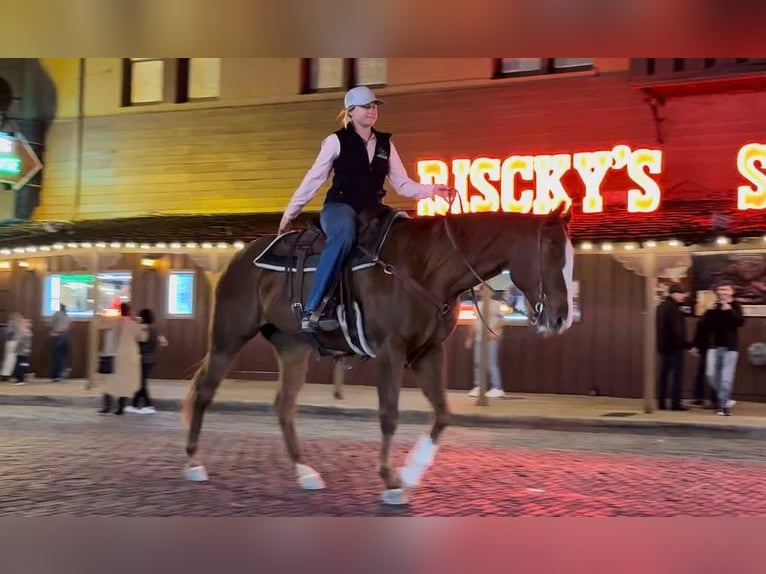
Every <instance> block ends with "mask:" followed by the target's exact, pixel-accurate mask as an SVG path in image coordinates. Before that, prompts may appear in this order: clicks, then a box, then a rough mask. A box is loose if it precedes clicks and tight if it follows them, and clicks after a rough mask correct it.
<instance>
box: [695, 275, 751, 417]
mask: <svg viewBox="0 0 766 574" xmlns="http://www.w3.org/2000/svg"><path fill="white" fill-rule="evenodd" d="M716 294H717V295H718V301H717V302H716V304H715V306H714V307H713V308H712V309H708V310H707V311H705V314H704V315H703V316H702V319H700V324H699V328H698V336H697V339H698V342H697V344H698V346H702V345H701V343H700V342H702V341H704V342H706V343H707V345H708V351H707V354H706V357H705V364H706V374H707V378H708V380H709V381H710V384H711V385H712V386H713V388H715V390H716V395H717V398H718V414H719V415H725V416H729V415H730V414H731V408H732V407H733V406H734V401H733V400H731V390H732V387H733V385H734V374H735V372H736V370H737V359H738V357H739V333H738V329H739V328H740V327H742V325H744V324H745V317H744V314H743V312H742V306H741V305H740V304H739V303H737V302H736V301H735V300H734V288H733V287H732V286H731V285H729V284H725V283H724V284H721V285H719V286H718V288H717V289H716Z"/></svg>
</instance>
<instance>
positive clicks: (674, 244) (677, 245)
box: [668, 239, 681, 247]
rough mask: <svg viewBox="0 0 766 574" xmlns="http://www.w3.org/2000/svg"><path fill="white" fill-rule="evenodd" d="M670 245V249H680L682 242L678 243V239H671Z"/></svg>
mask: <svg viewBox="0 0 766 574" xmlns="http://www.w3.org/2000/svg"><path fill="white" fill-rule="evenodd" d="M668 245H669V246H670V247H679V246H680V245H681V242H680V241H678V239H671V240H670V241H668Z"/></svg>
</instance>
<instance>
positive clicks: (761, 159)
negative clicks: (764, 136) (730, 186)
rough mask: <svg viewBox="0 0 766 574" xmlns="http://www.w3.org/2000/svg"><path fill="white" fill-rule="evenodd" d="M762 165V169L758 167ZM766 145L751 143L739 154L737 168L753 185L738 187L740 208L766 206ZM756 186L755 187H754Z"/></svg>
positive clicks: (738, 204)
mask: <svg viewBox="0 0 766 574" xmlns="http://www.w3.org/2000/svg"><path fill="white" fill-rule="evenodd" d="M756 163H757V164H759V165H760V169H758V168H757V167H756ZM764 168H766V145H764V144H757V143H749V144H746V145H744V146H742V148H741V149H740V150H739V153H738V154H737V169H738V170H739V173H741V174H742V176H743V177H744V178H745V179H747V180H748V181H749V182H750V183H751V184H752V186H751V185H741V186H739V187H738V188H737V207H739V209H743V210H744V209H764V208H766V173H764V172H763V171H762V170H763V169H764ZM753 186H754V188H753Z"/></svg>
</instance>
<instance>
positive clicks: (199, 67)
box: [188, 58, 221, 100]
mask: <svg viewBox="0 0 766 574" xmlns="http://www.w3.org/2000/svg"><path fill="white" fill-rule="evenodd" d="M220 95H221V59H220V58H189V90H188V99H190V100H200V99H206V98H217V97H218V96H220Z"/></svg>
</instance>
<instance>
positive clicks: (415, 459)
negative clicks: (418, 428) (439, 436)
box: [399, 435, 439, 488]
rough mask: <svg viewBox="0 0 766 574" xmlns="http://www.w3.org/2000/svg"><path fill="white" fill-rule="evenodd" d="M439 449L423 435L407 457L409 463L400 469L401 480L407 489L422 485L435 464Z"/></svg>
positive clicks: (428, 437)
mask: <svg viewBox="0 0 766 574" xmlns="http://www.w3.org/2000/svg"><path fill="white" fill-rule="evenodd" d="M438 450H439V447H438V446H437V445H435V444H434V443H433V441H432V440H431V437H430V436H428V435H421V436H420V438H418V440H417V442H416V443H415V446H413V447H412V450H411V451H410V452H409V454H408V455H407V462H406V463H405V465H404V467H403V468H401V469H399V478H400V479H401V481H402V483H403V484H404V486H406V487H407V488H414V487H416V486H417V485H418V484H420V479H421V478H423V474H425V472H426V470H428V467H430V466H431V465H432V464H433V462H434V457H435V456H436V451H438Z"/></svg>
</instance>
